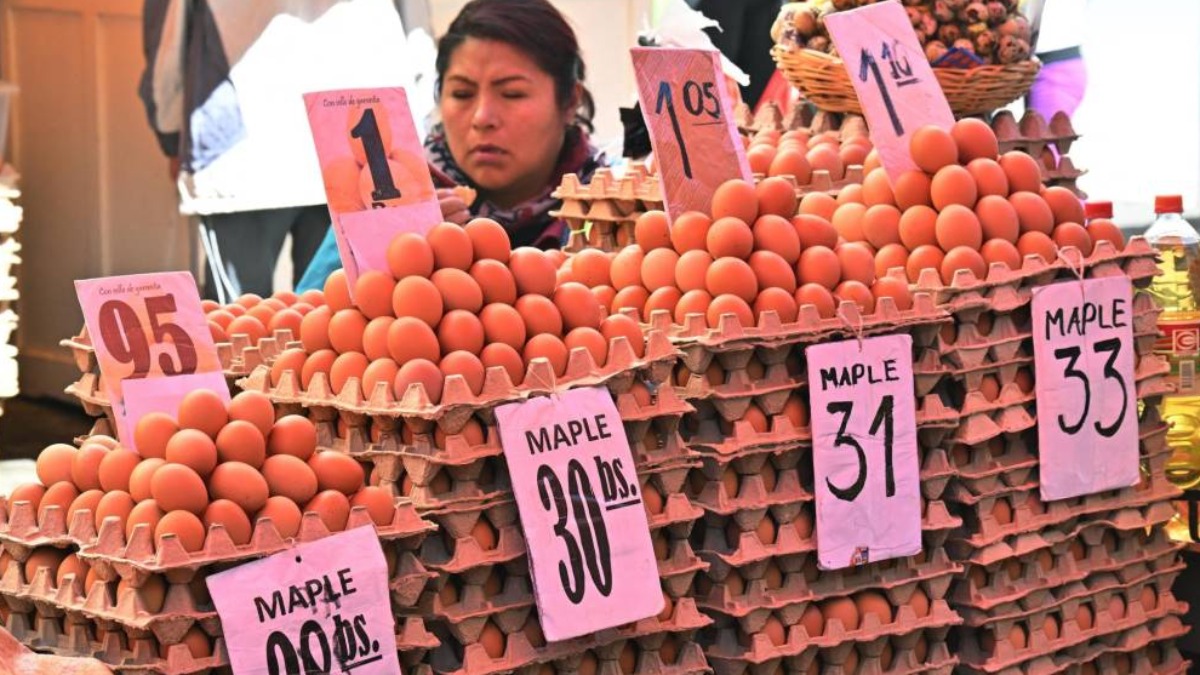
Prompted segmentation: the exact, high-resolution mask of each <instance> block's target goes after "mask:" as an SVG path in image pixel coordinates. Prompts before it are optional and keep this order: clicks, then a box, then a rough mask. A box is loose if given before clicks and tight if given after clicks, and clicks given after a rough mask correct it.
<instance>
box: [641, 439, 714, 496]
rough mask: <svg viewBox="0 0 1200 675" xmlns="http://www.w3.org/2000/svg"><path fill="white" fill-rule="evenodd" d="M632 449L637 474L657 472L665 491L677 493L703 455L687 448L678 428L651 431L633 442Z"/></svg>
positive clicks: (659, 485)
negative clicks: (636, 441)
mask: <svg viewBox="0 0 1200 675" xmlns="http://www.w3.org/2000/svg"><path fill="white" fill-rule="evenodd" d="M629 449H630V452H631V453H632V454H633V461H634V464H635V465H636V466H637V472H638V475H654V476H655V477H656V484H657V486H658V488H659V489H660V490H662V491H663V494H668V493H673V492H678V491H679V490H680V489H681V488H682V487H683V482H684V480H685V479H686V478H687V474H688V471H689V470H691V469H692V468H693V467H696V466H699V465H700V461H701V459H702V458H703V457H704V455H701V454H700V453H698V452H693V451H692V450H691V449H689V448H688V445H687V443H686V442H685V441H684V440H683V436H682V435H680V433H679V431H678V430H674V431H666V432H652V433H650V434H647V435H646V437H645V438H643V439H642V442H641V443H631V444H630V448H629Z"/></svg>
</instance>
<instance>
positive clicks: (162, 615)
mask: <svg viewBox="0 0 1200 675" xmlns="http://www.w3.org/2000/svg"><path fill="white" fill-rule="evenodd" d="M24 577H25V575H24V574H23V570H21V569H20V566H19V565H10V566H9V569H8V571H7V572H6V573H5V574H4V577H3V579H2V580H0V597H3V598H4V600H5V602H6V603H7V604H8V606H9V607H10V608H11V609H12V611H14V612H18V613H22V614H31V613H32V614H36V615H37V616H46V617H61V616H64V615H70V616H80V617H84V618H86V619H88V620H90V621H93V622H95V623H96V624H97V625H101V626H102V627H105V628H111V627H119V628H121V629H123V630H125V631H126V632H129V633H130V634H131V635H134V636H137V637H142V636H145V635H151V634H152V635H153V636H154V638H155V639H157V640H158V641H159V642H160V643H162V644H175V643H177V642H179V641H181V640H182V639H183V636H184V634H186V633H187V631H188V630H189V629H190V628H191V627H192V626H193V625H199V626H200V628H201V629H202V630H204V632H205V633H207V634H208V635H214V636H215V635H220V634H221V622H220V619H219V618H218V617H217V613H216V611H215V610H212V609H209V610H207V611H206V610H202V609H200V605H199V603H198V602H197V600H196V598H195V597H194V594H193V593H192V590H191V589H190V588H188V585H187V584H169V585H168V587H167V592H166V599H165V601H164V602H163V606H162V608H161V609H160V610H159V611H157V612H150V611H149V610H148V609H147V608H146V607H145V605H144V604H143V603H142V602H141V600H140V598H139V597H138V594H137V593H129V592H127V593H125V594H123V595H122V596H121V597H120V598H119V599H117V600H116V601H115V602H114V601H113V596H112V595H111V594H110V593H109V588H108V584H109V583H110V582H108V581H100V580H97V581H96V582H95V583H94V584H92V587H91V588H90V589H88V590H87V592H86V593H81V592H79V589H78V587H77V586H76V585H75V576H74V575H67V576H66V577H64V579H63V582H64V583H63V584H62V586H61V587H58V586H56V584H55V580H54V577H53V575H51V574H50V570H49V569H48V568H44V567H42V568H38V570H37V573H36V574H34V577H33V579H31V580H28V583H26V580H25V578H24ZM80 585H82V582H81V584H80Z"/></svg>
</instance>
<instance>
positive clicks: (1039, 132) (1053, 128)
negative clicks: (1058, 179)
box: [992, 109, 1079, 157]
mask: <svg viewBox="0 0 1200 675" xmlns="http://www.w3.org/2000/svg"><path fill="white" fill-rule="evenodd" d="M992 131H994V132H996V140H998V141H999V142H1000V153H1001V154H1003V153H1006V152H1012V151H1014V150H1015V151H1018V152H1024V153H1025V154H1027V155H1031V156H1033V157H1041V155H1042V152H1043V151H1045V150H1047V149H1049V147H1050V146H1054V148H1055V149H1056V150H1057V151H1058V153H1059V154H1060V155H1065V154H1067V153H1068V152H1070V150H1071V145H1072V144H1073V143H1074V142H1075V141H1076V140H1078V139H1079V134H1078V133H1076V131H1075V128H1074V126H1073V125H1072V124H1071V118H1070V117H1069V116H1068V115H1067V114H1066V113H1065V112H1062V111H1059V112H1057V113H1055V114H1054V116H1053V117H1051V118H1050V122H1049V123H1047V122H1046V118H1045V117H1043V116H1042V115H1041V113H1039V112H1037V111H1036V110H1032V109H1030V110H1026V111H1025V114H1024V115H1023V116H1022V117H1021V119H1020V121H1018V120H1017V118H1016V116H1015V115H1013V113H1012V111H1010V110H1001V111H999V112H997V113H996V114H995V116H994V117H992Z"/></svg>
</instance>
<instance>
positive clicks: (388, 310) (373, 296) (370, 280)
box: [334, 270, 396, 321]
mask: <svg viewBox="0 0 1200 675" xmlns="http://www.w3.org/2000/svg"><path fill="white" fill-rule="evenodd" d="M395 284H396V280H395V279H393V278H392V276H391V275H390V274H388V273H387V272H381V271H379V270H367V271H365V272H363V273H362V274H360V275H359V276H358V279H357V280H355V282H354V305H355V306H356V307H357V308H358V309H359V311H360V312H361V313H362V314H363V315H365V316H366V318H368V319H374V318H376V317H381V316H391V314H392V289H393V288H394V287H395ZM343 311H345V310H343ZM338 314H341V312H338V313H337V314H334V320H335V321H336V319H337V316H338Z"/></svg>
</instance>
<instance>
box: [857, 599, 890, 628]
mask: <svg viewBox="0 0 1200 675" xmlns="http://www.w3.org/2000/svg"><path fill="white" fill-rule="evenodd" d="M854 605H855V607H857V608H858V615H859V617H861V618H863V619H865V618H866V617H867V616H868V615H871V614H873V615H875V617H876V618H878V619H879V623H880V624H881V625H884V626H886V625H888V624H889V623H891V622H892V616H893V615H892V603H891V602H890V601H889V600H888V599H887V597H886V596H885V595H884V594H883V593H880V592H878V591H863V592H862V593H858V594H856V595H855V596H854Z"/></svg>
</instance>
